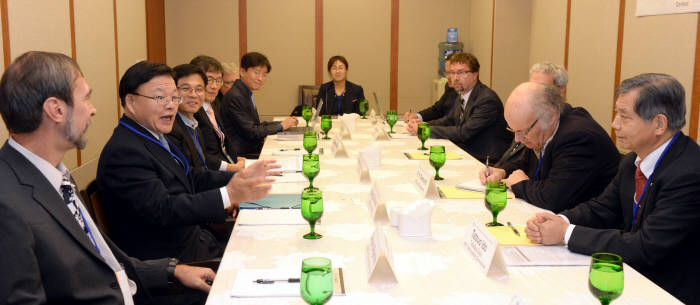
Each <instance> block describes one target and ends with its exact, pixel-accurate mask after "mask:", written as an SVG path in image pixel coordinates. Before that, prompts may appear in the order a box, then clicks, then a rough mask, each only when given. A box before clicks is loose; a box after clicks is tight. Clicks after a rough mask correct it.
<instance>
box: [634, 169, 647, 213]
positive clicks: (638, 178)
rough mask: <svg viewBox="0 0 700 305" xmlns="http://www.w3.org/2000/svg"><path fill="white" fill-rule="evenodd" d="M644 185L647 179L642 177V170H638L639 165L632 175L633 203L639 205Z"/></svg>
mask: <svg viewBox="0 0 700 305" xmlns="http://www.w3.org/2000/svg"><path fill="white" fill-rule="evenodd" d="M639 164H641V163H639ZM646 183H647V177H645V176H644V173H642V170H641V169H639V165H637V171H636V172H635V173H634V201H635V202H637V203H638V204H641V203H640V202H639V199H640V198H639V197H640V196H642V191H644V185H646Z"/></svg>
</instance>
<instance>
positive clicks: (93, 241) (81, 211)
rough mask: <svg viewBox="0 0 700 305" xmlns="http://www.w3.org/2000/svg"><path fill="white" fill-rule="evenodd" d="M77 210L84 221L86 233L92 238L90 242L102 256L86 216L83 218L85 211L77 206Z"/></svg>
mask: <svg viewBox="0 0 700 305" xmlns="http://www.w3.org/2000/svg"><path fill="white" fill-rule="evenodd" d="M75 208H76V209H78V213H80V218H82V219H83V222H84V223H85V233H87V234H88V236H89V237H90V241H92V244H93V245H94V246H95V249H97V253H99V254H100V255H102V252H101V251H100V247H98V246H97V241H96V240H95V236H93V235H92V230H90V226H89V225H88V222H87V220H85V216H83V210H81V209H80V207H78V206H77V205H76V206H75Z"/></svg>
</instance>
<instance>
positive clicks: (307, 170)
mask: <svg viewBox="0 0 700 305" xmlns="http://www.w3.org/2000/svg"><path fill="white" fill-rule="evenodd" d="M319 170H320V167H319V162H318V154H308V155H304V157H303V159H302V163H301V171H302V172H303V173H304V176H306V178H309V187H307V188H306V189H316V190H317V189H318V188H315V187H314V183H313V182H314V178H316V176H317V175H318V171H319Z"/></svg>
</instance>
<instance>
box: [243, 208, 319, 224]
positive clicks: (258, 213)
mask: <svg viewBox="0 0 700 305" xmlns="http://www.w3.org/2000/svg"><path fill="white" fill-rule="evenodd" d="M236 224H238V225H239V226H264V225H307V226H308V225H309V222H308V221H306V220H305V219H304V218H303V217H302V216H301V211H300V210H298V209H281V210H279V209H278V210H269V209H268V210H251V209H245V210H241V211H240V212H239V213H238V217H237V218H236Z"/></svg>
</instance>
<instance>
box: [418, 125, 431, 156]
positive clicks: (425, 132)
mask: <svg viewBox="0 0 700 305" xmlns="http://www.w3.org/2000/svg"><path fill="white" fill-rule="evenodd" d="M416 136H418V139H419V140H420V147H419V148H418V149H419V150H428V149H427V148H425V140H427V139H428V138H430V125H428V123H418V129H417V131H416Z"/></svg>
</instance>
